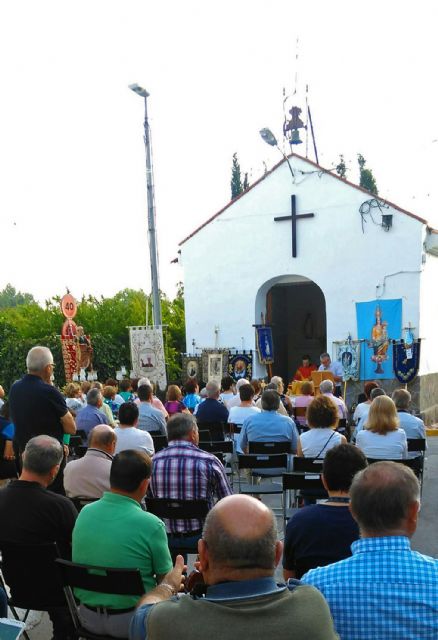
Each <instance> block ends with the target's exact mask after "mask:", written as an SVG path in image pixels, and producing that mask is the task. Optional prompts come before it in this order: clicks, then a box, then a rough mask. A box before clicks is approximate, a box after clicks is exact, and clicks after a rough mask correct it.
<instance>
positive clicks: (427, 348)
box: [415, 253, 438, 375]
mask: <svg viewBox="0 0 438 640" xmlns="http://www.w3.org/2000/svg"><path fill="white" fill-rule="evenodd" d="M415 326H418V325H415ZM419 327H420V330H419V332H418V333H417V332H415V334H416V335H419V337H420V338H423V339H424V340H423V341H422V343H421V357H420V371H419V373H420V375H424V374H426V373H435V372H437V371H438V331H437V327H438V257H436V256H433V255H431V254H430V253H426V254H425V263H424V266H423V273H422V274H421V301H420V325H419Z"/></svg>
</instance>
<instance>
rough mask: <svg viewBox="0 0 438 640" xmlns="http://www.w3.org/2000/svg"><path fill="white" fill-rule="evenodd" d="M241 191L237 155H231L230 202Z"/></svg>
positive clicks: (240, 176)
mask: <svg viewBox="0 0 438 640" xmlns="http://www.w3.org/2000/svg"><path fill="white" fill-rule="evenodd" d="M242 191H243V185H242V175H241V171H240V164H239V160H238V159H237V153H234V154H233V166H232V168H231V200H234V198H237V196H238V195H240V194H241V193H242Z"/></svg>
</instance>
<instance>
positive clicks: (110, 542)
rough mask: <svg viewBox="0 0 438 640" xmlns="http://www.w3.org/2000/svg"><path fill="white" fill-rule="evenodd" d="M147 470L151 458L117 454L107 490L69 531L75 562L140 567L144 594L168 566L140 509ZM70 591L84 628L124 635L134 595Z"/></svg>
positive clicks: (158, 532)
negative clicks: (70, 531)
mask: <svg viewBox="0 0 438 640" xmlns="http://www.w3.org/2000/svg"><path fill="white" fill-rule="evenodd" d="M126 404H129V403H126ZM123 406H125V405H122V407H123ZM133 406H134V405H133ZM122 407H120V408H122ZM151 469H152V462H151V459H150V458H149V456H148V455H147V454H146V453H144V452H142V451H133V450H127V451H122V452H121V453H118V454H117V455H116V456H115V457H114V460H113V462H112V465H111V474H110V484H111V491H110V492H105V493H104V494H103V497H102V498H101V499H100V500H97V502H93V503H92V504H89V505H87V506H86V507H84V508H83V509H82V511H81V512H80V514H79V516H78V519H77V521H76V525H75V528H74V531H73V561H74V562H79V563H82V564H93V565H97V566H102V567H122V568H125V569H129V568H139V569H140V572H141V576H142V580H143V584H144V587H145V590H146V591H147V590H149V589H152V588H153V587H154V586H156V584H157V583H159V582H161V580H162V578H163V576H164V574H165V573H167V572H168V571H169V570H170V569H171V567H172V561H171V558H170V554H169V549H168V546H167V537H166V531H165V528H164V524H163V522H162V521H161V520H159V519H158V518H157V517H156V516H154V515H152V514H151V513H147V512H146V511H143V510H142V508H141V506H140V503H141V501H142V500H143V498H144V496H145V494H146V491H147V489H148V485H149V479H150V476H151ZM75 593H76V596H77V597H78V599H79V600H80V603H81V604H80V606H79V617H80V619H81V622H82V624H83V625H84V627H86V628H87V629H88V630H89V631H91V632H92V633H96V634H102V635H103V634H105V635H110V636H111V637H115V638H127V637H128V628H129V623H130V620H131V617H132V615H133V614H134V608H135V605H136V604H137V602H138V597H137V596H124V595H111V594H105V593H94V592H91V591H87V590H84V589H76V590H75Z"/></svg>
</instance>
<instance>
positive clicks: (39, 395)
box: [9, 374, 68, 450]
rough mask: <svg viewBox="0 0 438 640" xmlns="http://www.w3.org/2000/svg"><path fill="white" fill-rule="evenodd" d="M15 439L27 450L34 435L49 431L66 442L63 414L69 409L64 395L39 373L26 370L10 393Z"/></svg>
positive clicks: (45, 433)
mask: <svg viewBox="0 0 438 640" xmlns="http://www.w3.org/2000/svg"><path fill="white" fill-rule="evenodd" d="M9 404H10V411H11V419H12V421H13V423H14V424H15V439H16V440H17V441H18V444H19V447H20V449H21V450H23V449H24V448H25V446H26V444H27V442H28V441H29V440H30V439H31V438H33V437H34V436H39V435H43V434H44V435H48V436H52V437H53V438H56V439H57V440H59V441H60V442H62V438H63V435H64V429H63V427H62V424H61V418H62V417H63V416H65V415H66V413H67V411H68V409H67V405H66V402H65V398H64V397H63V395H62V394H61V393H60V392H59V391H58V390H57V389H55V387H53V386H52V385H51V384H47V383H46V382H43V380H41V378H39V377H38V376H34V375H31V374H26V375H25V376H23V378H22V379H21V380H18V382H15V384H13V385H12V387H11V391H10V393H9Z"/></svg>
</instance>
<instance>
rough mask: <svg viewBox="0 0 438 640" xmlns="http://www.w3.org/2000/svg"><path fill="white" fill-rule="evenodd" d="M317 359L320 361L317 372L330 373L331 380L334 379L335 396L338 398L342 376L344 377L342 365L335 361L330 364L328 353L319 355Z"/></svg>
mask: <svg viewBox="0 0 438 640" xmlns="http://www.w3.org/2000/svg"><path fill="white" fill-rule="evenodd" d="M319 359H320V361H321V364H320V366H319V369H318V371H331V372H332V374H333V378H334V379H335V396H340V395H341V382H342V376H343V375H344V370H343V368H342V364H341V363H340V362H338V361H337V360H335V361H334V362H332V360H331V358H330V356H329V354H328V353H321V355H320V356H319Z"/></svg>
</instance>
